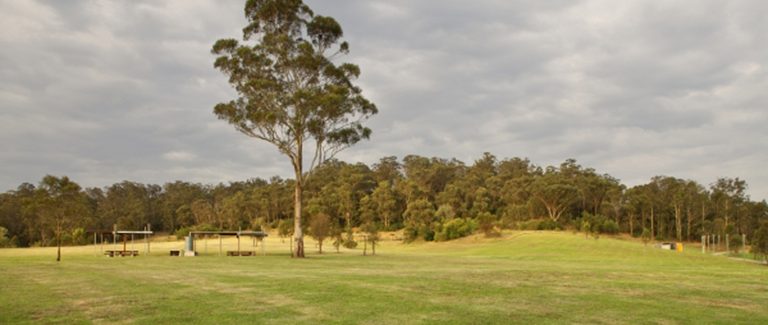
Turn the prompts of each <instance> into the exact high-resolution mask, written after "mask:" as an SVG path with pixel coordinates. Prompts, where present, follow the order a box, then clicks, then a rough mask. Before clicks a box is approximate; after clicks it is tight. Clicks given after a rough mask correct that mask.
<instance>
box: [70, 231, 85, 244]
mask: <svg viewBox="0 0 768 325" xmlns="http://www.w3.org/2000/svg"><path fill="white" fill-rule="evenodd" d="M87 243H88V238H86V233H85V230H84V229H83V228H75V230H73V231H72V244H74V245H85V244H87Z"/></svg>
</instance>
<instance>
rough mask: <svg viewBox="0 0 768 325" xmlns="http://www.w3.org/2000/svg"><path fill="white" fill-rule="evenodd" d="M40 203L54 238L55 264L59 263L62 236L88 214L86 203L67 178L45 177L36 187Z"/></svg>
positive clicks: (78, 187)
mask: <svg viewBox="0 0 768 325" xmlns="http://www.w3.org/2000/svg"><path fill="white" fill-rule="evenodd" d="M38 191H40V194H41V196H40V197H41V199H42V200H43V202H42V209H41V212H42V213H43V214H44V215H45V217H44V218H45V219H47V220H49V223H48V224H49V226H51V227H52V228H53V230H54V234H55V236H56V246H57V249H56V262H59V261H61V244H62V235H64V233H65V232H71V231H72V228H73V226H75V225H77V224H78V222H81V221H82V219H83V217H84V216H85V215H86V214H87V213H88V201H87V198H86V196H85V194H84V193H83V192H82V190H81V188H80V185H77V183H75V182H73V181H71V180H70V179H69V178H68V177H66V176H64V177H61V178H59V177H55V176H51V175H47V176H45V177H44V178H43V180H42V181H41V182H40V186H39V187H38Z"/></svg>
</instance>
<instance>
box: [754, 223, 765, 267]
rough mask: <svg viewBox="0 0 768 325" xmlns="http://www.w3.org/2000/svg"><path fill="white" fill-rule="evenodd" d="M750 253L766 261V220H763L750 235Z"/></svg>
mask: <svg viewBox="0 0 768 325" xmlns="http://www.w3.org/2000/svg"><path fill="white" fill-rule="evenodd" d="M752 254H754V255H755V258H756V259H757V258H761V259H762V260H763V261H765V262H768V222H766V221H764V222H763V223H762V225H761V226H760V228H758V229H757V230H756V231H755V233H754V235H752Z"/></svg>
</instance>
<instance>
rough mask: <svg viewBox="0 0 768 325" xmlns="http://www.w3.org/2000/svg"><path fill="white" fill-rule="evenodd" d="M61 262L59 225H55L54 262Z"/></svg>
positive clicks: (58, 223)
mask: <svg viewBox="0 0 768 325" xmlns="http://www.w3.org/2000/svg"><path fill="white" fill-rule="evenodd" d="M60 261H61V223H60V222H57V223H56V262H60Z"/></svg>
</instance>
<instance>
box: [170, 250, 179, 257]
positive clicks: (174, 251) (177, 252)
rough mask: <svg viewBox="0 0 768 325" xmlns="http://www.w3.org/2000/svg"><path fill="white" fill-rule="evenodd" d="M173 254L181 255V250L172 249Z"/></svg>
mask: <svg viewBox="0 0 768 325" xmlns="http://www.w3.org/2000/svg"><path fill="white" fill-rule="evenodd" d="M171 256H181V251H180V250H177V249H172V250H171Z"/></svg>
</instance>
